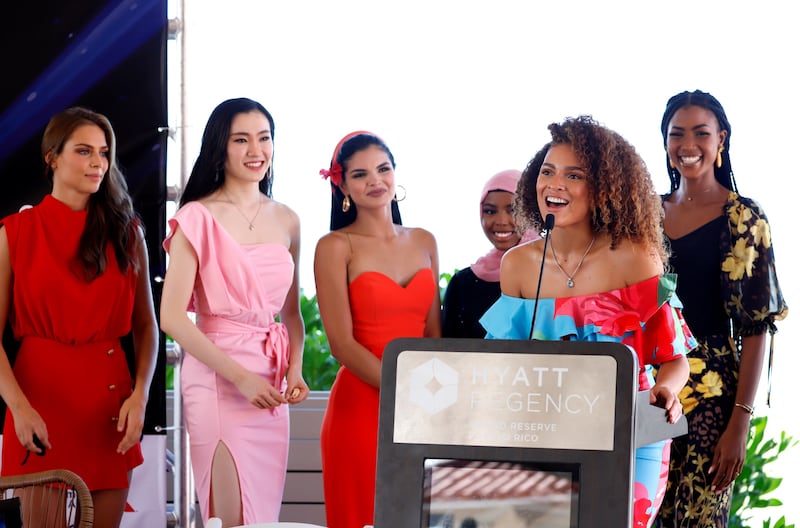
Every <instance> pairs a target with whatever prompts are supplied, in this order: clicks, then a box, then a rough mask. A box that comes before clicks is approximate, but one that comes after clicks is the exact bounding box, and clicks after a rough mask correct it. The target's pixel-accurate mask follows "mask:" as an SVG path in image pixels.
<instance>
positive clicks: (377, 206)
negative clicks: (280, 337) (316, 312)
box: [314, 132, 441, 528]
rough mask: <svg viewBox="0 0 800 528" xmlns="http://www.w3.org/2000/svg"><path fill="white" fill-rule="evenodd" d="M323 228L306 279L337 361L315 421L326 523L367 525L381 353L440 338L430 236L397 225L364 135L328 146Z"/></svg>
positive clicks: (384, 165) (376, 144) (373, 143)
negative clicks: (327, 212) (399, 341)
mask: <svg viewBox="0 0 800 528" xmlns="http://www.w3.org/2000/svg"><path fill="white" fill-rule="evenodd" d="M322 173H323V175H325V176H326V177H328V178H329V179H330V181H331V186H332V188H333V191H334V192H333V199H332V207H331V232H330V233H329V234H327V235H325V236H324V237H322V238H321V239H320V241H319V243H318V244H317V249H316V254H315V256H314V277H315V281H316V287H317V299H318V302H319V309H320V315H321V316H322V322H323V324H324V326H325V332H326V334H327V336H328V342H329V343H330V347H331V353H332V354H333V355H334V357H336V359H337V360H339V362H340V363H341V364H342V368H341V370H339V374H338V375H337V377H336V381H335V382H334V384H333V387H332V389H331V395H330V400H329V402H328V408H327V411H326V413H325V418H324V420H323V423H322V431H321V444H322V446H321V447H322V478H323V483H324V489H325V511H326V516H327V523H328V527H329V528H361V527H363V526H365V525H371V524H373V513H374V498H375V470H376V468H375V462H376V456H377V445H378V399H379V398H378V396H379V388H380V382H381V357H382V356H383V349H384V347H385V346H386V344H387V343H388V342H389V341H391V340H392V339H395V338H399V337H440V335H441V321H440V317H441V316H440V304H439V290H438V286H437V278H438V276H439V270H438V254H437V249H436V240H435V239H434V237H433V235H432V234H431V233H429V232H428V231H425V230H424V229H419V228H408V227H403V226H402V225H401V223H400V213H399V211H398V209H397V202H396V200H395V198H394V196H395V181H394V157H393V156H392V153H391V152H390V151H389V148H388V147H387V146H386V144H385V143H384V142H383V141H382V140H381V139H380V138H378V137H377V136H375V135H374V134H371V133H369V132H354V133H352V134H349V135H347V136H345V137H344V138H343V139H342V140H341V141H340V142H339V144H338V145H337V147H336V150H335V151H334V155H333V159H332V160H331V167H330V170H324V171H322Z"/></svg>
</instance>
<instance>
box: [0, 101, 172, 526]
mask: <svg viewBox="0 0 800 528" xmlns="http://www.w3.org/2000/svg"><path fill="white" fill-rule="evenodd" d="M115 146H116V145H115V137H114V132H113V129H112V128H111V124H110V123H109V121H108V119H107V118H106V117H104V116H102V115H100V114H97V113H95V112H91V111H89V110H86V109H83V108H70V109H68V110H65V111H63V112H61V113H59V114H57V115H56V116H54V117H53V118H52V119H51V120H50V123H49V124H48V125H47V128H46V129H45V132H44V137H43V139H42V153H43V156H44V161H45V163H46V166H47V174H48V176H49V177H50V178H51V180H52V185H53V190H52V193H51V194H49V195H47V196H45V197H44V199H43V200H42V201H41V203H39V204H38V205H36V206H34V207H31V208H29V209H25V210H23V211H21V212H19V213H16V214H13V215H11V216H9V217H7V218H5V219H4V220H3V221H2V224H0V325H3V326H5V324H6V322H7V321H8V322H10V324H11V328H12V329H13V332H14V337H15V338H16V339H17V340H18V341H19V342H20V349H19V353H18V355H17V359H16V362H15V364H14V367H13V371H12V368H11V366H10V364H9V361H8V358H7V356H6V353H5V350H0V396H2V398H3V400H4V401H5V402H6V404H7V405H8V410H7V411H6V421H5V427H4V430H3V439H4V440H3V453H2V466H1V467H2V474H3V475H17V474H22V473H34V472H38V471H44V470H48V469H56V468H63V469H69V470H71V471H73V472H75V473H77V474H78V475H79V476H80V477H81V478H82V479H83V480H84V481H85V482H86V484H87V485H88V487H89V489H90V490H91V492H92V498H93V502H94V515H95V521H94V526H95V527H117V526H119V524H120V522H121V519H122V514H123V511H124V508H125V503H126V501H127V496H128V487H129V483H130V472H131V470H132V469H133V468H134V467H136V466H137V465H139V464H141V463H142V452H141V448H140V445H139V439H140V437H141V433H142V428H143V426H144V415H145V406H146V405H147V397H148V391H149V388H150V381H151V380H152V377H153V370H154V367H155V357H156V351H157V348H158V327H157V326H156V320H155V310H154V308H153V298H152V295H151V290H150V280H149V276H148V262H147V250H146V247H145V242H144V236H143V231H142V228H141V223H140V221H139V220H138V219H137V217H136V213H135V212H134V210H133V205H132V202H131V199H130V196H129V195H128V192H127V186H126V184H125V180H124V178H123V176H122V174H121V173H120V171H119V169H118V168H117V166H116V158H115ZM131 330H132V331H133V342H134V347H135V350H136V362H135V370H136V372H135V379H132V377H131V374H130V371H129V369H128V366H127V362H126V359H125V353H124V351H123V350H122V348H121V346H120V341H119V339H120V337H122V336H124V335H126V334H128V333H129V332H131ZM34 436H36V437H38V439H39V441H40V442H41V445H42V446H44V448H45V450H44V451H43V450H42V449H41V448H40V447H37V445H36V444H35V443H34ZM32 453H35V454H36V455H41V456H35V455H34V456H29V455H31V454H32ZM25 525H26V526H41V525H42V524H41V519H28V520H27V521H26V523H25Z"/></svg>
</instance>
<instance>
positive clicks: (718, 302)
mask: <svg viewBox="0 0 800 528" xmlns="http://www.w3.org/2000/svg"><path fill="white" fill-rule="evenodd" d="M670 244H671V246H672V256H671V258H670V264H671V266H672V268H673V271H675V272H676V273H677V274H678V289H677V292H678V296H679V298H680V299H681V301H682V302H683V304H684V311H683V313H684V317H685V318H686V321H687V323H688V324H689V328H690V329H691V330H692V333H693V334H694V335H695V337H696V339H697V341H698V343H699V346H698V347H697V348H696V349H694V350H692V351H691V352H690V353H689V355H688V359H689V366H690V375H689V381H688V383H687V385H686V387H684V389H683V391H681V393H680V395H679V396H680V398H681V402H682V403H683V408H684V412H685V414H686V417H687V419H688V420H689V434H688V435H686V436H683V437H679V438H676V439H674V440H673V443H672V449H671V457H670V458H671V459H670V470H669V481H668V484H667V491H666V496H665V498H664V502H663V504H662V507H661V512H660V519H659V521H660V522H659V524H658V526H661V527H663V528H673V527H692V528H697V527H701V528H702V527H710V528H722V527H726V526H727V525H728V515H729V511H730V498H731V497H730V495H731V491H732V488H733V487H732V486H729V487H728V488H727V489H726V490H725V492H724V493H721V494H719V495H715V494H714V492H713V491H711V482H712V475H709V473H708V468H709V466H710V465H711V461H712V459H713V455H714V449H715V447H716V446H717V443H718V441H719V439H720V436H721V435H722V433H723V432H724V431H725V428H726V426H727V424H728V421H729V419H730V416H731V413H732V412H733V408H734V403H735V402H734V398H735V395H736V388H737V380H738V374H739V360H740V354H741V339H742V338H743V337H747V336H752V335H759V334H763V333H765V332H769V333H770V334H774V332H775V331H776V327H775V321H779V320H781V319H783V318H784V317H786V315H787V313H788V308H787V306H786V303H785V302H784V300H783V296H782V294H781V290H780V287H779V286H778V278H777V275H776V271H775V259H774V254H773V250H772V240H771V236H770V229H769V223H768V222H767V217H766V215H765V214H764V212H763V210H762V209H761V207H760V206H759V205H758V204H757V203H756V202H755V201H753V200H751V199H748V198H744V197H741V196H739V195H738V194H737V193H735V192H731V193H730V194H729V196H728V201H727V203H726V204H725V206H724V208H723V211H722V215H721V216H720V217H718V218H717V219H715V220H712V221H711V222H709V223H708V224H706V225H704V226H701V227H700V228H698V229H697V230H695V231H693V232H692V233H689V234H687V235H686V236H684V237H681V238H679V239H676V240H670ZM715 276H718V277H719V279H718V280H714V279H713V278H712V279H711V280H709V279H710V278H711V277H715ZM771 350H772V346H771V344H770V365H771V362H772V353H771Z"/></svg>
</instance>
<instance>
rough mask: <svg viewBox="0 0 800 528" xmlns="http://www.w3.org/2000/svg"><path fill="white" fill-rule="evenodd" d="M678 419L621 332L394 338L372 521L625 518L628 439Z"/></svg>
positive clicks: (539, 527)
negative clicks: (654, 401)
mask: <svg viewBox="0 0 800 528" xmlns="http://www.w3.org/2000/svg"><path fill="white" fill-rule="evenodd" d="M686 429H687V425H686V420H685V418H682V419H681V421H679V422H678V423H677V424H669V423H668V422H667V421H666V417H665V411H664V409H660V408H658V407H654V406H652V405H649V399H648V393H647V392H643V393H642V394H639V393H638V363H637V359H636V356H635V354H634V353H633V352H632V351H631V350H630V349H629V348H628V347H627V346H624V345H621V344H618V343H587V342H569V341H522V340H481V339H397V340H394V341H392V342H390V343H389V344H388V345H387V347H386V349H385V351H384V356H383V363H382V373H381V396H380V417H379V428H378V459H377V484H376V493H375V525H374V526H375V528H409V527H412V526H413V527H417V526H419V527H422V528H434V527H436V528H444V527H451V528H459V527H460V526H461V523H462V522H464V521H465V520H466V519H472V520H473V521H476V520H477V521H480V523H482V525H484V526H503V527H515V526H533V527H536V528H608V527H628V526H631V523H632V500H633V474H634V473H633V465H634V455H635V453H634V451H635V448H636V447H637V446H640V445H646V444H649V443H652V442H655V441H657V440H662V439H666V438H671V437H675V436H680V435H681V434H685V433H686ZM637 439H638V441H637ZM465 525H469V524H467V523H465Z"/></svg>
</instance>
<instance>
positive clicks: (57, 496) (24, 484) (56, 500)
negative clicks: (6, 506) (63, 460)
mask: <svg viewBox="0 0 800 528" xmlns="http://www.w3.org/2000/svg"><path fill="white" fill-rule="evenodd" d="M13 496H16V497H19V498H20V501H21V505H22V519H23V523H24V524H23V526H26V527H27V526H33V525H34V524H36V525H37V526H41V527H42V528H51V527H53V528H55V527H58V528H64V527H66V526H71V525H72V524H73V522H74V521H73V520H72V519H74V518H75V516H76V515H78V516H79V522H78V523H77V524H76V525H75V526H76V528H91V527H92V525H93V524H94V505H93V504H92V495H91V493H90V492H89V488H87V487H86V483H85V482H83V480H82V479H81V478H80V477H79V476H78V475H76V474H75V473H73V472H72V471H68V470H66V469H51V470H49V471H42V472H39V473H29V474H27V475H13V476H4V477H0V498H10V497H13ZM34 515H35V517H33V516H34ZM32 518H33V519H36V522H35V523H34V524H31V522H29V520H30V519H32ZM41 523H45V524H41Z"/></svg>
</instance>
